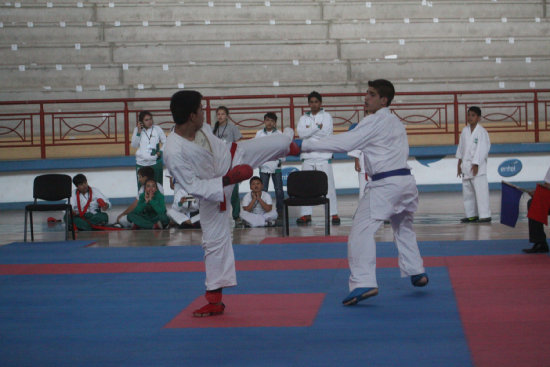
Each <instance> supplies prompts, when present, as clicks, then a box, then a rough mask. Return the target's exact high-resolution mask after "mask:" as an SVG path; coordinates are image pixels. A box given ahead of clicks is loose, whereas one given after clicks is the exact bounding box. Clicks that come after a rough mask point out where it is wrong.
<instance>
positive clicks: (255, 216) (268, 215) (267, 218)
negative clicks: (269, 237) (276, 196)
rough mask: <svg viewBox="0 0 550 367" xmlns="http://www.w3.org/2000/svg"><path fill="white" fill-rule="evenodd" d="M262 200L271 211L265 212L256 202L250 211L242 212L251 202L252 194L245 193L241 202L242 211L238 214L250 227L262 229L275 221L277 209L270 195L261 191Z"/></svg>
mask: <svg viewBox="0 0 550 367" xmlns="http://www.w3.org/2000/svg"><path fill="white" fill-rule="evenodd" d="M262 200H263V201H264V202H265V203H266V204H267V205H271V206H272V207H271V210H270V211H269V212H266V211H265V210H264V208H262V206H261V205H260V203H259V202H256V204H255V205H254V207H253V208H252V211H250V212H249V211H247V210H244V207H246V206H248V205H249V204H250V202H251V201H252V194H251V193H250V192H249V193H246V195H245V196H244V197H243V199H242V201H241V206H242V210H241V213H240V216H241V219H242V220H244V221H245V222H246V223H248V224H249V225H250V227H264V226H265V225H266V224H267V223H268V222H271V221H275V220H276V219H277V208H276V207H275V206H274V205H273V200H272V199H271V195H269V194H268V193H267V192H265V191H262Z"/></svg>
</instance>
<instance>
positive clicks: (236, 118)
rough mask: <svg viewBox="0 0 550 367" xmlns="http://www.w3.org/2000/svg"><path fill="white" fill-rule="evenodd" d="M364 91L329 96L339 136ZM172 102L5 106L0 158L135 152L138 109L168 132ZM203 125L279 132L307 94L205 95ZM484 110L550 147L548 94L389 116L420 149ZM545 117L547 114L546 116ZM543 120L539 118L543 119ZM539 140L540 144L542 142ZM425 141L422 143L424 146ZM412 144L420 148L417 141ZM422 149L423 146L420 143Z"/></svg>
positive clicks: (411, 102) (495, 123)
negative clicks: (475, 109) (274, 123)
mask: <svg viewBox="0 0 550 367" xmlns="http://www.w3.org/2000/svg"><path fill="white" fill-rule="evenodd" d="M363 96H364V94H362V93H338V94H337V93H328V94H324V95H323V106H324V108H325V109H326V110H327V111H328V112H330V113H331V114H332V116H333V120H334V127H335V131H337V132H338V131H344V130H347V129H348V128H349V126H350V125H351V124H352V123H356V122H359V121H360V120H361V119H362V118H363V115H364V111H363V109H364V105H363ZM169 100H170V99H169V98H168V97H167V98H120V99H85V100H37V101H4V102H2V101H0V106H1V107H0V108H1V109H0V159H5V158H4V157H6V156H7V154H4V153H5V152H7V149H11V148H27V147H28V148H34V149H38V148H39V151H40V158H47V157H48V154H47V152H48V148H50V147H63V146H93V145H117V146H119V147H121V146H123V147H124V149H123V150H124V154H125V155H129V154H130V144H129V143H130V138H131V134H132V131H133V128H134V126H135V124H136V122H137V115H138V113H139V111H141V110H144V109H147V110H149V111H151V112H152V113H153V116H154V119H155V123H156V124H158V125H160V126H161V127H162V128H163V129H164V130H165V131H169V130H170V128H171V127H172V125H173V122H172V118H171V114H170V111H169V106H168V105H169ZM204 100H205V111H206V122H207V123H209V124H212V123H213V122H214V121H215V118H216V117H215V109H216V108H217V107H218V106H220V105H226V106H227V107H228V108H229V109H230V119H231V120H232V121H233V122H234V123H235V124H237V125H238V126H239V127H240V129H241V130H242V131H243V132H244V133H245V137H251V136H253V133H254V132H255V131H256V130H258V129H259V128H260V127H261V126H262V125H263V115H264V114H265V113H266V112H275V113H276V114H277V116H278V118H279V121H278V124H279V126H280V127H287V126H290V127H292V128H294V127H295V125H296V122H297V121H298V119H299V117H300V116H301V115H302V114H303V113H304V112H305V111H307V110H308V106H307V101H306V96H305V95H303V94H285V95H240V96H239V95H237V96H222V97H205V98H204ZM472 105H477V106H480V107H481V108H482V111H483V119H482V122H483V124H484V126H485V127H486V128H487V130H488V131H489V133H490V134H492V136H493V135H495V134H501V136H503V137H505V138H506V139H508V140H510V141H509V142H540V141H550V122H549V119H550V89H532V90H512V91H503V90H488V91H453V92H408V93H398V94H397V95H396V97H395V99H394V102H393V103H392V106H391V110H392V112H393V113H395V114H396V115H397V116H398V117H399V118H400V119H401V120H402V121H403V122H404V123H405V124H406V125H407V131H408V134H409V136H410V138H411V139H415V137H416V138H418V139H419V141H420V142H421V145H448V144H457V143H458V139H459V135H460V130H461V129H460V124H461V123H462V124H463V123H464V122H465V120H466V118H465V116H466V111H467V109H468V107H469V106H472ZM541 111H542V113H541ZM540 116H542V117H543V118H542V120H541V119H540ZM541 136H542V140H541ZM422 142H423V143H422ZM411 145H415V144H414V142H413V143H412V144H411ZM416 145H418V144H416Z"/></svg>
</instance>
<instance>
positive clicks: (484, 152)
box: [456, 106, 491, 223]
mask: <svg viewBox="0 0 550 367" xmlns="http://www.w3.org/2000/svg"><path fill="white" fill-rule="evenodd" d="M480 118H481V109H480V108H479V107H476V106H472V107H470V108H469V109H468V126H466V127H465V128H464V129H463V130H462V134H460V141H459V143H458V148H457V150H456V157H457V158H458V167H457V176H458V177H462V199H463V201H464V211H465V213H466V217H465V218H462V219H461V220H460V221H461V222H462V223H476V222H490V221H491V208H490V207H489V183H488V181H487V158H488V157H489V150H490V149H491V141H490V140H489V134H488V133H487V130H485V128H484V127H483V126H481V125H480V124H479V123H478V122H479V119H480Z"/></svg>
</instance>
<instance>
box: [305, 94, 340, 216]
mask: <svg viewBox="0 0 550 367" xmlns="http://www.w3.org/2000/svg"><path fill="white" fill-rule="evenodd" d="M307 102H308V104H309V108H310V109H311V111H309V112H307V113H306V114H305V115H303V116H302V117H300V121H299V122H298V128H297V129H296V130H297V132H298V136H299V137H300V138H301V139H302V140H303V141H310V140H311V141H318V140H320V139H323V138H325V137H327V136H331V135H332V129H333V123H332V116H331V115H330V114H329V113H328V112H326V111H325V110H324V109H322V108H321V103H322V102H323V97H322V96H321V95H320V94H319V93H318V92H315V91H313V92H311V93H310V94H309V95H308V96H307ZM331 158H332V153H329V152H320V151H311V152H307V153H302V154H301V155H300V159H301V160H302V171H323V172H325V173H326V174H327V178H328V192H327V197H328V198H329V200H330V215H331V217H332V224H340V217H338V201H337V198H336V188H335V187H334V173H333V172H332V165H331V164H330V162H329V160H330V159H331ZM312 212H313V209H312V208H311V206H302V207H301V209H300V218H298V219H297V220H296V222H297V223H298V224H305V223H309V222H311V214H312Z"/></svg>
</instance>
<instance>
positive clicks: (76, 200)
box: [71, 173, 111, 231]
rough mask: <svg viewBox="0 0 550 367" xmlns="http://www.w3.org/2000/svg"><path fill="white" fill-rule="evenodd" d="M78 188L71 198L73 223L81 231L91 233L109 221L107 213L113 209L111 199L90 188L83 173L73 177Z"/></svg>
mask: <svg viewBox="0 0 550 367" xmlns="http://www.w3.org/2000/svg"><path fill="white" fill-rule="evenodd" d="M73 184H74V185H75V186H76V190H75V194H74V195H73V196H72V197H71V206H72V207H73V217H72V223H73V224H74V225H75V226H76V228H77V229H78V230H80V231H91V230H92V229H93V227H94V226H103V225H105V224H107V222H108V221H109V216H108V215H107V213H104V212H102V210H103V211H105V210H107V209H109V208H110V207H111V203H110V202H109V199H107V197H106V196H105V195H103V193H102V192H101V191H99V190H98V189H96V188H95V187H91V186H88V180H87V179H86V176H84V175H83V174H82V173H79V174H78V175H76V176H74V177H73Z"/></svg>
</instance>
